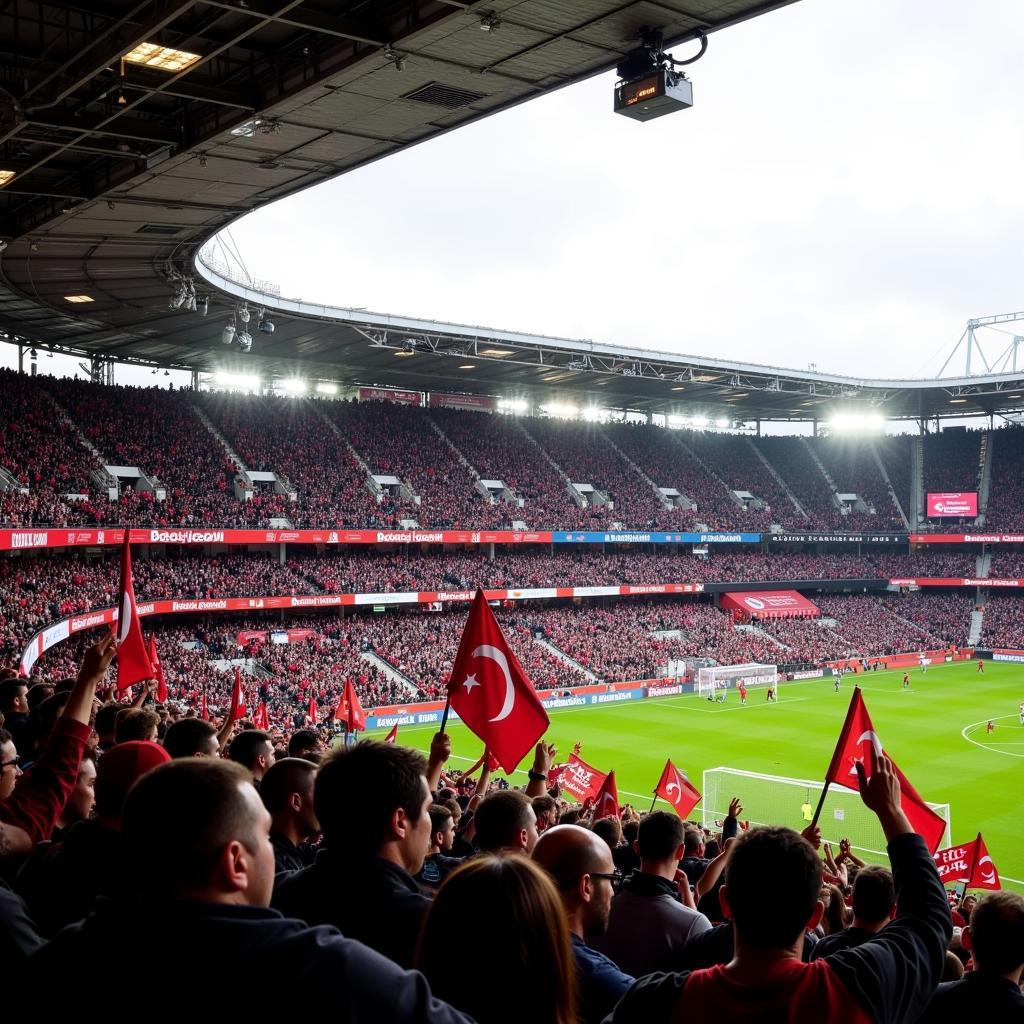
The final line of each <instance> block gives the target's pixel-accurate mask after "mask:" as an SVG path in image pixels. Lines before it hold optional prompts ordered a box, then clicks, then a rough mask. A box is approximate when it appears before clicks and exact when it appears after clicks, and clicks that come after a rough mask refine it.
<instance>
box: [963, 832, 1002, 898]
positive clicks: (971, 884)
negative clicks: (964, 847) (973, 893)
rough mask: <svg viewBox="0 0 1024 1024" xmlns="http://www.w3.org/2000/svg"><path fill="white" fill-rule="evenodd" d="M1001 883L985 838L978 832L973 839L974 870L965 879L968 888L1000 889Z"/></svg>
mask: <svg viewBox="0 0 1024 1024" xmlns="http://www.w3.org/2000/svg"><path fill="white" fill-rule="evenodd" d="M1002 887H1003V884H1002V882H1000V881H999V872H998V871H997V870H996V866H995V864H993V863H992V858H991V857H990V856H989V855H988V850H987V849H986V847H985V840H984V839H982V838H981V833H980V832H979V833H978V838H977V839H975V840H974V870H973V871H972V872H971V877H970V878H969V879H968V880H967V888H968V889H1002Z"/></svg>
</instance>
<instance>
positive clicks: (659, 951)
mask: <svg viewBox="0 0 1024 1024" xmlns="http://www.w3.org/2000/svg"><path fill="white" fill-rule="evenodd" d="M683 832H684V827H683V823H682V822H681V821H680V820H679V817H678V815H676V814H672V813H671V812H669V811H654V812H653V813H651V814H648V815H647V817H646V818H644V820H643V821H641V822H640V831H639V834H638V837H637V840H636V842H635V843H634V844H633V845H634V848H635V850H636V852H637V853H638V854H639V856H640V869H639V870H638V871H634V872H633V873H632V874H631V875H630V876H629V877H628V878H627V879H626V880H625V882H624V883H623V886H622V890H621V891H620V892H619V894H618V895H617V896H616V897H615V898H614V899H613V900H612V910H611V917H610V919H609V921H608V931H607V932H606V933H605V934H604V935H602V936H600V937H599V938H595V939H594V943H593V944H594V946H595V948H597V949H599V950H600V951H601V952H602V953H605V954H606V955H607V956H609V957H611V958H612V960H614V961H615V963H617V964H618V965H619V967H621V968H622V969H623V970H624V971H625V972H626V973H627V974H632V975H634V976H635V977H638V978H639V977H640V976H641V975H644V974H652V973H653V972H654V971H669V970H672V969H673V968H676V967H677V966H678V963H679V954H680V952H681V951H682V948H683V946H685V945H686V943H687V942H689V941H690V939H692V938H695V937H696V936H698V935H701V934H702V933H704V932H707V931H710V930H711V922H710V921H709V920H708V919H707V918H706V917H705V916H704V915H703V914H701V913H698V912H697V910H696V908H695V907H694V905H693V896H692V894H691V893H690V883H689V881H688V879H687V877H686V875H685V874H684V873H683V872H681V871H680V870H679V867H678V865H679V861H680V860H681V859H682V855H683Z"/></svg>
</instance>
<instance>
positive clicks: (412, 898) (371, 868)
mask: <svg viewBox="0 0 1024 1024" xmlns="http://www.w3.org/2000/svg"><path fill="white" fill-rule="evenodd" d="M273 905H274V908H275V909H277V910H280V911H281V913H282V914H284V915H285V916H286V917H296V918H298V919H299V920H300V921H305V922H306V923H307V924H333V925H334V926H335V927H336V928H339V929H340V930H341V931H342V933H343V934H344V935H345V936H346V937H347V938H350V939H358V940H359V941H360V942H364V943H365V944H366V945H367V946H369V947H370V948H371V949H375V950H377V952H378V953H383V955H384V956H386V957H388V959H390V960H394V961H395V963H396V964H400V965H401V966H402V967H411V966H412V961H413V955H414V953H415V951H416V940H417V939H418V938H419V933H420V927H421V926H422V924H423V919H424V917H426V914H427V910H428V909H429V908H430V900H429V899H427V897H426V896H424V895H423V894H422V893H421V892H420V890H419V887H418V886H417V885H416V882H415V881H413V879H412V877H411V876H410V875H409V874H408V872H406V871H403V870H402V869H401V868H400V867H398V866H396V865H395V864H392V863H391V862H390V861H386V860H381V859H379V858H376V857H375V858H373V859H372V860H351V861H350V860H344V859H341V858H339V857H336V856H334V855H333V854H332V853H331V851H330V850H321V851H320V853H318V854H317V858H316V860H315V861H314V863H313V864H311V865H310V866H309V867H308V868H303V869H302V870H301V871H296V872H295V873H294V874H292V875H285V876H281V877H280V878H279V879H278V880H277V881H276V884H275V888H274V898H273Z"/></svg>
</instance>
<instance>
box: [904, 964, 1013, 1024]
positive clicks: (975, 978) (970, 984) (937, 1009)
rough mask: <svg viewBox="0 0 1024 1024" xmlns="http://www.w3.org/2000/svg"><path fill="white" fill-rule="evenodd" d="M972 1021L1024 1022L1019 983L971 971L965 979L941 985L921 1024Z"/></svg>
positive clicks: (923, 1015)
mask: <svg viewBox="0 0 1024 1024" xmlns="http://www.w3.org/2000/svg"><path fill="white" fill-rule="evenodd" d="M969 1020H977V1021H986V1022H992V1024H995V1021H999V1022H1000V1024H1020V1022H1022V1021H1024V995H1022V994H1021V991H1020V988H1019V986H1017V985H1014V983H1013V982H1012V981H1007V980H1006V979H1005V978H1000V977H993V976H992V975H989V974H984V973H982V972H980V971H972V972H971V973H970V974H965V975H964V977H963V980H962V981H947V982H946V984H944V985H940V986H939V990H938V992H936V993H935V998H934V999H933V1000H932V1001H931V1004H930V1005H929V1007H928V1009H927V1010H925V1012H924V1013H923V1014H922V1016H921V1021H920V1024H945V1022H946V1021H961V1022H962V1021H969Z"/></svg>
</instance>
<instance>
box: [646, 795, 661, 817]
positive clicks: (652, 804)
mask: <svg viewBox="0 0 1024 1024" xmlns="http://www.w3.org/2000/svg"><path fill="white" fill-rule="evenodd" d="M657 802H658V791H657V790H655V791H654V799H653V800H652V801H651V810H650V811H648V812H647V813H648V814H650V813H651V811H653V810H654V805H655V804H656V803H657Z"/></svg>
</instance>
